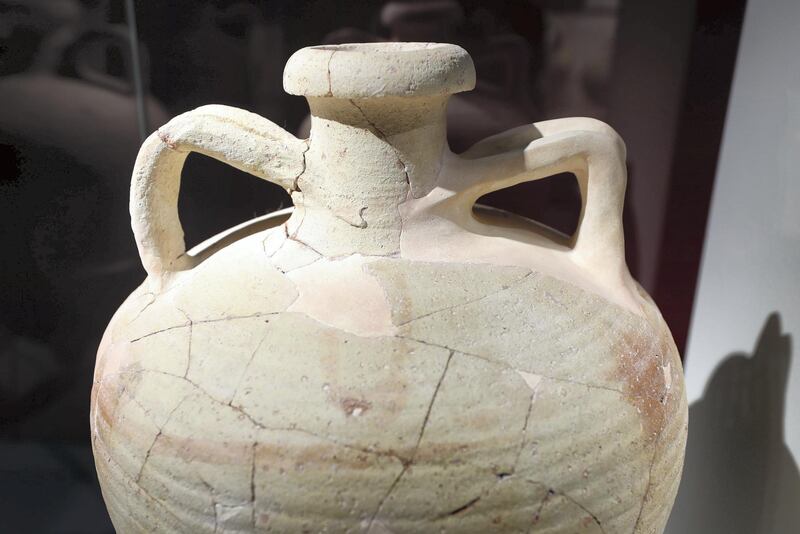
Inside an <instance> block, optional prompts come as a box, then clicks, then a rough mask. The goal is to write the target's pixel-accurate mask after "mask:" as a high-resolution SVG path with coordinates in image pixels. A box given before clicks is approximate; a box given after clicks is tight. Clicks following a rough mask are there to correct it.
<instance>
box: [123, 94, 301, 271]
mask: <svg viewBox="0 0 800 534" xmlns="http://www.w3.org/2000/svg"><path fill="white" fill-rule="evenodd" d="M307 146H308V145H307V143H306V141H303V140H300V139H297V138H296V137H295V136H293V135H292V134H290V133H289V132H287V131H286V130H284V129H283V128H281V127H279V126H277V125H276V124H274V123H272V122H271V121H269V120H267V119H265V118H263V117H260V116H259V115H256V114H254V113H249V112H247V111H244V110H241V109H238V108H234V107H230V106H221V105H210V106H203V107H200V108H197V109H195V110H193V111H189V112H187V113H184V114H182V115H178V116H177V117H175V118H174V119H172V120H171V121H169V122H168V123H167V124H166V125H164V126H163V127H161V128H159V129H158V131H156V132H155V133H153V134H152V135H150V137H148V138H147V139H146V140H145V142H144V143H143V144H142V147H141V148H140V149H139V155H138V156H137V158H136V164H135V166H134V170H133V177H132V179H131V199H130V213H131V226H132V227H133V234H134V236H135V239H136V246H137V247H138V249H139V256H140V257H141V259H142V265H143V266H144V268H145V270H146V271H147V274H148V276H149V277H153V278H157V279H160V278H162V277H163V276H164V275H165V274H168V273H170V272H175V271H183V270H187V269H190V268H192V267H193V266H194V264H195V263H196V262H195V261H193V258H192V257H190V256H188V255H187V254H186V246H185V244H184V241H183V228H182V227H181V222H180V219H179V217H178V193H179V190H180V178H181V170H182V169H183V164H184V162H185V161H186V157H187V156H188V155H189V153H190V152H198V153H200V154H204V155H206V156H210V157H212V158H214V159H217V160H220V161H222V162H224V163H227V164H228V165H231V166H233V167H235V168H237V169H239V170H242V171H245V172H248V173H250V174H253V175H255V176H258V177H259V178H263V179H265V180H267V181H270V182H273V183H276V184H278V185H280V186H281V187H284V188H285V189H287V190H292V188H293V187H294V185H295V181H296V179H297V177H298V176H299V175H300V174H302V172H303V170H304V168H305V158H304V155H305V151H306V149H307Z"/></svg>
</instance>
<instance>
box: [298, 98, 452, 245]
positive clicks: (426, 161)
mask: <svg viewBox="0 0 800 534" xmlns="http://www.w3.org/2000/svg"><path fill="white" fill-rule="evenodd" d="M308 101H309V106H310V108H311V136H310V139H309V149H308V151H307V152H306V155H305V158H306V159H305V161H306V167H305V171H304V172H303V174H302V175H301V176H300V177H299V178H298V180H297V192H296V193H295V194H294V195H293V199H294V201H295V205H296V206H297V208H298V209H297V211H298V217H299V216H300V214H302V215H303V218H304V219H305V220H304V222H303V223H302V227H301V228H299V233H298V237H299V238H301V239H302V240H303V241H304V242H307V244H309V245H310V246H313V247H314V248H317V249H318V250H319V248H318V247H327V248H328V249H329V251H331V252H332V254H333V255H336V254H338V253H354V252H360V253H364V254H391V253H394V252H397V251H399V234H400V230H401V227H402V221H401V220H400V215H399V211H398V207H399V205H400V204H402V203H403V202H405V201H406V200H408V199H409V198H420V197H423V196H425V195H426V194H428V193H429V192H430V191H431V190H432V189H433V188H434V187H435V186H436V182H437V179H438V176H439V173H440V171H441V167H442V165H443V163H444V154H445V152H446V151H447V150H448V147H447V139H446V123H445V108H446V105H447V96H436V97H381V98H370V99H341V98H331V97H313V98H309V99H308ZM295 219H296V220H295V222H297V220H298V218H297V217H295ZM297 226H299V225H297ZM309 226H311V227H313V228H309ZM323 226H324V227H326V228H323ZM301 234H302V235H301ZM322 236H324V237H322ZM334 237H335V239H334ZM323 239H325V240H328V242H327V243H320V242H319V241H321V240H323ZM331 239H334V241H336V243H330V240H331ZM310 241H314V242H313V243H312V242H310ZM333 249H335V250H333ZM340 249H341V250H340ZM345 249H346V250H345ZM326 255H327V253H326Z"/></svg>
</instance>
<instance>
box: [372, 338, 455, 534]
mask: <svg viewBox="0 0 800 534" xmlns="http://www.w3.org/2000/svg"><path fill="white" fill-rule="evenodd" d="M453 354H454V351H453V350H451V351H450V354H448V355H447V361H445V364H444V369H443V370H442V374H441V375H440V376H439V381H438V382H437V383H436V387H435V388H434V390H433V395H432V396H431V402H430V404H428V409H427V410H426V412H425V417H424V418H423V420H422V427H421V428H420V431H419V436H417V442H416V444H415V445H414V450H413V452H412V453H411V459H410V460H409V461H408V462H405V463H403V469H402V470H400V473H399V474H398V475H397V478H395V479H394V482H392V485H391V486H389V491H387V492H386V494H385V495H384V496H383V498H382V499H381V500H380V501H379V502H378V507H377V508H376V509H375V512H374V513H373V514H372V517H370V520H369V524H368V525H367V534H369V532H370V531H371V530H372V525H373V524H374V523H375V519H376V518H377V517H378V514H380V512H381V509H382V508H383V505H384V503H386V501H387V500H388V499H389V496H390V495H391V494H392V492H393V491H394V490H395V488H396V487H397V485H398V484H399V483H400V479H401V478H403V475H405V474H406V472H407V471H408V468H409V467H411V465H412V464H413V463H414V460H415V458H416V456H417V451H418V450H419V446H420V443H422V437H423V436H424V435H425V428H426V427H427V425H428V420H429V419H430V415H431V411H432V410H433V404H434V402H436V397H437V396H438V395H439V389H440V388H441V387H442V382H444V377H445V375H446V374H447V370H448V368H449V367H450V361H451V360H452V359H453Z"/></svg>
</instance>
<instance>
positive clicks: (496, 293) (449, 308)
mask: <svg viewBox="0 0 800 534" xmlns="http://www.w3.org/2000/svg"><path fill="white" fill-rule="evenodd" d="M537 274H538V273H536V272H535V271H528V272H527V273H525V274H524V275H523V276H521V277H520V278H517V279H516V280H513V281H511V282H509V283H508V284H507V285H505V286H504V287H502V288H500V289H498V290H497V291H492V292H491V293H487V294H485V295H482V296H480V297H476V298H474V299H470V300H467V301H464V302H460V303H458V304H454V305H452V306H448V307H446V308H440V309H438V310H434V311H431V312H428V313H424V314H422V315H420V316H418V317H414V318H413V319H409V320H408V321H404V322H402V323H400V324H398V325H396V326H397V327H398V328H399V327H401V326H406V325H408V324H411V323H413V322H415V321H419V320H420V319H424V318H426V317H430V316H431V315H436V314H437V313H443V312H446V311H449V310H453V309H455V308H460V307H461V306H467V305H469V304H474V303H476V302H480V301H482V300H484V299H488V298H490V297H493V296H495V295H499V294H500V293H503V292H504V291H508V290H510V289H512V288H513V287H514V286H517V285H519V284H521V283H523V282H524V281H525V280H527V279H528V278H530V277H531V276H535V275H537Z"/></svg>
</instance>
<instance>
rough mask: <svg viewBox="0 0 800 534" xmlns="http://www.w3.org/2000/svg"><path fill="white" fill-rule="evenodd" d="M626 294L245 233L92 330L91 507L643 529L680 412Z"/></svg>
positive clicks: (129, 525)
mask: <svg viewBox="0 0 800 534" xmlns="http://www.w3.org/2000/svg"><path fill="white" fill-rule="evenodd" d="M509 217H510V216H509ZM420 228H421V229H424V223H421V225H420ZM435 230H436V229H435V228H431V232H435ZM431 239H432V240H435V241H436V243H437V246H438V247H440V248H443V249H447V247H448V243H447V241H448V236H447V235H444V236H442V235H431ZM494 239H497V238H494ZM501 241H502V240H501ZM498 246H501V249H502V246H503V245H502V243H500V245H498ZM509 246H510V245H509ZM467 255H468V253H467ZM514 256H515V255H514V254H513V253H510V254H509V255H508V257H511V258H513V257H514ZM641 296H642V297H643V302H644V305H643V307H642V310H643V313H642V314H640V315H639V314H635V313H632V312H631V311H629V310H626V309H624V308H622V307H620V306H618V305H616V304H613V303H611V302H609V301H608V300H606V299H603V298H601V297H599V296H597V295H595V294H592V293H591V292H589V291H586V290H585V289H582V288H579V287H577V286H576V285H574V284H571V283H569V282H565V281H563V280H560V279H558V278H555V277H553V276H550V275H548V274H544V273H543V272H540V271H538V270H536V269H532V268H530V266H529V265H515V264H514V263H513V262H507V263H506V264H503V263H502V262H495V263H486V262H483V261H482V260H481V258H475V260H474V261H470V260H469V259H468V258H467V260H466V261H465V259H464V258H463V257H461V258H459V259H454V260H453V261H446V260H442V259H439V260H437V261H422V260H419V259H408V258H403V257H402V255H399V256H362V255H359V254H353V255H349V256H345V257H340V258H330V257H324V256H321V255H320V254H319V253H318V252H316V251H315V250H313V249H311V248H310V247H308V246H306V245H304V244H303V243H301V242H299V241H297V240H294V239H292V238H291V237H290V235H289V233H288V232H287V231H286V226H285V225H280V226H277V227H275V228H272V229H268V230H263V231H260V232H256V233H254V234H252V235H250V236H248V237H245V238H243V239H241V240H239V241H236V242H234V243H233V244H231V245H228V246H227V247H224V248H222V249H221V250H219V251H217V252H216V253H214V254H213V255H211V256H210V257H208V258H207V259H206V260H205V261H203V262H202V263H200V264H199V265H198V266H196V267H194V268H193V269H191V270H189V271H186V272H184V273H180V276H179V277H178V278H176V279H175V280H174V281H173V283H172V284H171V285H170V287H169V288H168V289H166V290H164V291H162V292H154V291H152V290H151V289H150V288H149V287H148V286H147V285H144V286H142V287H140V288H139V289H138V290H137V291H136V292H134V294H133V295H131V297H130V298H129V299H128V300H127V301H126V302H125V303H124V304H123V306H122V307H121V308H120V310H119V311H118V312H117V314H116V315H115V317H114V319H113V320H112V322H111V324H110V325H109V328H108V330H107V332H106V335H105V337H104V339H103V342H102V344H101V347H100V350H99V352H98V361H97V368H96V374H95V385H94V389H93V392H92V415H91V421H92V443H93V447H94V451H95V457H96V464H97V469H98V473H99V475H100V481H101V486H102V488H103V495H104V498H105V500H106V503H107V505H108V508H109V511H110V514H111V517H112V520H113V522H114V525H115V527H116V528H117V530H118V531H119V532H138V531H144V530H152V529H158V530H169V531H175V532H216V531H225V532H251V531H272V532H300V531H309V532H321V531H327V532H361V531H364V532H368V531H373V532H382V531H383V532H385V531H390V532H439V531H442V530H451V531H458V532H488V531H504V532H518V531H528V530H531V529H532V530H533V531H546V532H563V533H568V532H576V531H587V532H643V533H644V532H661V531H663V528H664V525H665V524H666V520H667V517H668V514H669V510H670V508H671V505H672V502H673V500H674V496H675V493H676V491H677V486H678V482H679V479H680V472H681V468H682V463H683V449H684V444H685V437H686V421H687V408H686V399H685V393H684V389H683V379H682V374H681V363H680V359H679V357H678V353H677V351H676V349H675V346H674V344H673V342H672V338H671V336H670V333H669V330H668V329H667V327H666V325H665V324H664V322H663V320H662V318H661V316H660V314H659V313H658V310H657V309H656V308H655V306H654V305H653V304H652V302H651V301H649V300H648V299H647V298H646V297H645V296H644V294H643V292H642V293H641Z"/></svg>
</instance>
